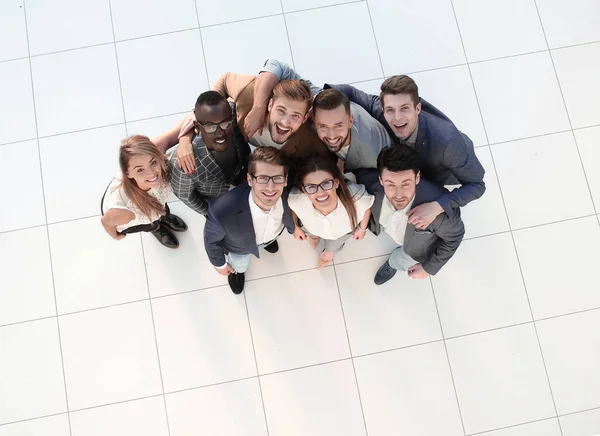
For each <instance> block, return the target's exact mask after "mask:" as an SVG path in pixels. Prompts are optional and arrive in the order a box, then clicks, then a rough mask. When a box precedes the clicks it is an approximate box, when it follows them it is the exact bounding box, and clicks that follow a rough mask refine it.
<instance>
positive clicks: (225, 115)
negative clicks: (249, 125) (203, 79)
mask: <svg viewBox="0 0 600 436" xmlns="http://www.w3.org/2000/svg"><path fill="white" fill-rule="evenodd" d="M235 120H236V117H235V106H233V107H232V105H230V104H229V103H228V102H227V100H226V99H225V97H223V96H222V95H221V94H219V93H218V92H215V91H207V92H204V93H202V94H200V96H199V97H198V100H197V101H196V105H195V108H194V120H193V123H194V126H195V131H192V132H190V134H188V135H187V136H185V137H182V138H180V139H179V140H180V144H181V143H182V142H183V141H190V140H191V141H192V151H193V154H190V155H185V156H182V155H181V150H180V148H179V146H177V147H175V148H174V149H173V150H172V151H171V152H169V171H170V173H171V186H172V188H173V193H174V194H175V195H176V196H177V197H178V198H179V199H180V200H181V201H182V202H183V203H184V204H186V205H187V206H188V207H190V208H191V209H193V210H195V211H196V212H198V213H200V214H202V215H204V216H206V215H207V214H208V200H210V199H212V198H215V197H218V196H219V195H222V194H224V193H225V192H227V191H229V190H230V189H231V188H232V187H234V186H237V185H239V184H240V183H242V182H243V181H245V180H246V173H247V166H248V156H249V155H250V147H249V146H248V143H247V142H246V140H245V139H244V137H243V135H242V134H241V132H240V130H239V128H238V126H237V122H236V121H235Z"/></svg>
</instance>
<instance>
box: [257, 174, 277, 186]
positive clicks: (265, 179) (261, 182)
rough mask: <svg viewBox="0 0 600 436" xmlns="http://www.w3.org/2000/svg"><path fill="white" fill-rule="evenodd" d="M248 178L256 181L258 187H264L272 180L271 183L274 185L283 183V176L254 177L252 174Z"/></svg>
mask: <svg viewBox="0 0 600 436" xmlns="http://www.w3.org/2000/svg"><path fill="white" fill-rule="evenodd" d="M250 177H252V178H253V179H254V180H256V183H258V184H259V185H266V184H267V183H269V181H271V180H273V183H275V184H276V185H281V184H283V183H285V176H255V175H254V174H250Z"/></svg>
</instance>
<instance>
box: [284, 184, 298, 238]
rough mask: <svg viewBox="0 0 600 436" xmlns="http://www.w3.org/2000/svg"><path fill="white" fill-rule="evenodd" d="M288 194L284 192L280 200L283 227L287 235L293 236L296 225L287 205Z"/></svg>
mask: <svg viewBox="0 0 600 436" xmlns="http://www.w3.org/2000/svg"><path fill="white" fill-rule="evenodd" d="M289 194H290V193H289V191H284V193H283V195H282V199H281V200H282V201H283V225H284V226H285V228H286V230H287V231H288V233H290V234H293V233H294V230H296V224H294V219H293V218H292V212H291V210H290V205H289V204H288V198H289Z"/></svg>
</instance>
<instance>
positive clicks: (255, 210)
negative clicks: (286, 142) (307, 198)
mask: <svg viewBox="0 0 600 436" xmlns="http://www.w3.org/2000/svg"><path fill="white" fill-rule="evenodd" d="M286 184H287V162H286V157H285V155H284V154H283V153H282V152H281V151H279V150H277V149H276V148H275V147H259V148H257V149H256V150H255V151H254V153H252V154H251V155H250V160H249V162H248V176H247V183H244V184H241V185H239V186H237V187H236V188H234V189H233V190H231V191H229V192H227V193H225V194H223V195H221V196H220V197H217V198H216V199H214V200H212V201H211V202H210V203H209V207H208V217H207V219H206V225H205V226H204V248H205V249H206V253H207V254H208V258H209V260H210V262H211V263H212V264H213V266H214V267H215V269H216V270H217V272H218V273H219V274H222V275H226V276H228V281H229V286H230V287H231V290H232V291H233V293H234V294H240V293H241V292H242V291H243V290H244V282H245V277H244V273H245V272H246V270H247V269H248V265H249V264H250V256H251V255H255V256H256V257H259V249H260V248H264V249H265V250H267V251H268V252H270V253H276V252H277V251H278V250H279V245H278V244H277V237H278V236H279V235H280V234H281V232H282V231H283V228H284V227H285V228H286V229H287V231H288V232H289V233H293V232H294V227H295V226H294V221H293V219H292V215H291V212H290V208H289V207H288V204H287V192H286V193H284V188H285V186H286Z"/></svg>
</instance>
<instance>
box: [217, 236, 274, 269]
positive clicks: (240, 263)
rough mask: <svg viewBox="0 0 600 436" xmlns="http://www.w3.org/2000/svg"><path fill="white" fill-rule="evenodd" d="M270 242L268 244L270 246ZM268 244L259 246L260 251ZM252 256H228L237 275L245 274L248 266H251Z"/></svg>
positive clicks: (228, 261) (229, 262)
mask: <svg viewBox="0 0 600 436" xmlns="http://www.w3.org/2000/svg"><path fill="white" fill-rule="evenodd" d="M271 242H272V241H270V242H269V243H268V244H270V243H271ZM268 244H258V246H257V247H258V249H259V250H260V249H261V248H263V247H265V246H267V245H268ZM251 256H252V255H251V254H250V253H248V254H237V253H229V254H227V256H226V259H227V263H228V264H229V265H231V267H232V268H233V269H234V270H235V272H236V273H245V272H246V271H247V270H248V266H249V265H250V257H251Z"/></svg>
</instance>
